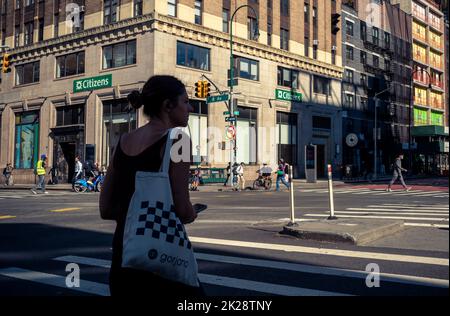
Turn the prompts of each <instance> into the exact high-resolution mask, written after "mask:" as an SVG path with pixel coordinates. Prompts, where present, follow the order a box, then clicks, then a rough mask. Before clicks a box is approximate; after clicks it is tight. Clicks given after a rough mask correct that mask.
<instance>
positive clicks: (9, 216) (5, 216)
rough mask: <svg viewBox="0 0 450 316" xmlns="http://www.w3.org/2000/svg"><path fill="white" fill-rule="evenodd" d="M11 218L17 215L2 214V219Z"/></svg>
mask: <svg viewBox="0 0 450 316" xmlns="http://www.w3.org/2000/svg"><path fill="white" fill-rule="evenodd" d="M10 218H16V217H15V216H11V215H4V216H0V219H10Z"/></svg>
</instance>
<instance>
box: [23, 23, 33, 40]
mask: <svg viewBox="0 0 450 316" xmlns="http://www.w3.org/2000/svg"><path fill="white" fill-rule="evenodd" d="M24 26H25V37H24V45H30V44H33V22H29V23H25V25H24Z"/></svg>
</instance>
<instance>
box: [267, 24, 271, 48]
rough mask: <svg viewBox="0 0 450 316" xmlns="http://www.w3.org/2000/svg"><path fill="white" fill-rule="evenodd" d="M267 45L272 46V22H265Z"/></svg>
mask: <svg viewBox="0 0 450 316" xmlns="http://www.w3.org/2000/svg"><path fill="white" fill-rule="evenodd" d="M267 45H269V46H272V23H267Z"/></svg>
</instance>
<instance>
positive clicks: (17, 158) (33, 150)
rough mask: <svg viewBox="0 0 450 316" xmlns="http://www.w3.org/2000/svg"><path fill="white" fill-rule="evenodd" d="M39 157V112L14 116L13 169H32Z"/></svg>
mask: <svg viewBox="0 0 450 316" xmlns="http://www.w3.org/2000/svg"><path fill="white" fill-rule="evenodd" d="M38 156H39V112H37V111H36V112H23V113H19V114H16V135H15V153H14V167H15V168H16V169H33V168H34V166H35V164H36V163H37V161H38Z"/></svg>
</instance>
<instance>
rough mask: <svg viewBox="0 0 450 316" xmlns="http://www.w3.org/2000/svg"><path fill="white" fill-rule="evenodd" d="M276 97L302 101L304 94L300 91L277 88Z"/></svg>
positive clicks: (284, 99)
mask: <svg viewBox="0 0 450 316" xmlns="http://www.w3.org/2000/svg"><path fill="white" fill-rule="evenodd" d="M275 98H276V99H277V100H283V101H293V102H302V99H303V96H302V94H301V93H299V92H295V91H287V90H280V89H276V90H275Z"/></svg>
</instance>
